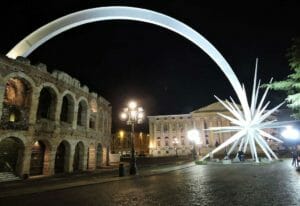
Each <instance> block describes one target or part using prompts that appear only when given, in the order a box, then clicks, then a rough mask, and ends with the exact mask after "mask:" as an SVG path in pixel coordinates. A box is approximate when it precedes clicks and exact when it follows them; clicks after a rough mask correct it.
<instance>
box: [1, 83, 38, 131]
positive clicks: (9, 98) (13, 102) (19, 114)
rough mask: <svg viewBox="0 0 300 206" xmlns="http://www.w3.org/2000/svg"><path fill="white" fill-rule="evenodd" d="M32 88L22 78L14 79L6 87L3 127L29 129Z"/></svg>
mask: <svg viewBox="0 0 300 206" xmlns="http://www.w3.org/2000/svg"><path fill="white" fill-rule="evenodd" d="M31 96H32V86H31V85H30V83H29V82H28V81H27V80H25V79H22V78H18V77H12V78H10V79H8V81H7V82H6V86H5V94H4V100H3V107H2V117H1V127H2V128H3V129H27V128H28V121H29V113H30V107H31Z"/></svg>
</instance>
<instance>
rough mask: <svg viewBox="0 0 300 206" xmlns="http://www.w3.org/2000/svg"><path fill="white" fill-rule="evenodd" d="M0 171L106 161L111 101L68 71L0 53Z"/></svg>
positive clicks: (20, 172)
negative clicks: (91, 89)
mask: <svg viewBox="0 0 300 206" xmlns="http://www.w3.org/2000/svg"><path fill="white" fill-rule="evenodd" d="M0 102H1V103H0V119H1V122H0V174H1V173H10V174H14V175H16V176H18V177H22V178H27V177H29V176H37V175H45V176H49V175H54V174H57V173H70V172H75V171H84V170H95V169H96V168H97V167H101V166H103V165H105V164H108V162H109V145H110V136H111V106H110V103H109V102H108V101H107V100H105V99H104V98H103V97H101V96H100V95H98V94H96V93H93V92H89V88H88V87H87V86H82V85H81V84H80V82H79V81H78V80H77V79H75V78H72V77H71V76H70V75H68V74H66V73H64V72H61V71H56V70H55V71H53V72H51V73H49V72H48V71H47V67H46V65H44V64H37V65H32V64H31V63H30V61H29V60H28V59H26V58H23V57H18V58H17V59H16V60H13V59H9V58H7V57H6V56H4V55H1V56H0Z"/></svg>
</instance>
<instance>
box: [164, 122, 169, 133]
mask: <svg viewBox="0 0 300 206" xmlns="http://www.w3.org/2000/svg"><path fill="white" fill-rule="evenodd" d="M168 130H169V127H168V124H164V132H167V131H168Z"/></svg>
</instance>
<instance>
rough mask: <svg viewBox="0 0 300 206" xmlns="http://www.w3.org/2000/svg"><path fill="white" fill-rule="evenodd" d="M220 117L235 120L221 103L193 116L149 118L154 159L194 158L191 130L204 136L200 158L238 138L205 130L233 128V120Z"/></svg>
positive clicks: (151, 152)
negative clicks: (190, 136) (159, 157)
mask: <svg viewBox="0 0 300 206" xmlns="http://www.w3.org/2000/svg"><path fill="white" fill-rule="evenodd" d="M217 113H222V114H225V115H228V116H231V113H229V112H228V110H227V109H225V108H224V106H223V105H222V104H221V103H219V102H215V103H212V104H210V105H208V106H205V107H202V108H200V109H198V110H195V111H193V112H191V113H189V114H178V115H158V116H148V119H149V134H150V144H149V150H150V151H149V152H150V155H152V156H172V155H189V154H191V152H192V149H193V143H192V142H191V141H190V140H189V139H188V137H187V132H188V131H189V130H191V129H197V130H198V131H199V132H200V145H198V146H196V151H197V153H198V154H200V155H204V154H207V153H208V152H210V151H211V150H212V149H214V148H215V147H216V146H218V145H220V144H221V143H223V142H224V141H226V140H227V139H228V138H229V137H231V136H232V135H233V134H234V133H230V132H229V133H213V132H212V131H206V130H205V129H207V128H209V127H219V126H229V125H230V121H229V120H227V119H224V118H223V117H220V116H219V115H217ZM274 132H275V131H274ZM274 132H273V134H274Z"/></svg>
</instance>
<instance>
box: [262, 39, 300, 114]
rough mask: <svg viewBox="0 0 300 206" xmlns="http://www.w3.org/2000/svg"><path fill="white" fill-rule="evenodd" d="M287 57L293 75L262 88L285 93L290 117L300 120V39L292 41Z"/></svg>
mask: <svg viewBox="0 0 300 206" xmlns="http://www.w3.org/2000/svg"><path fill="white" fill-rule="evenodd" d="M287 57H288V62H289V66H290V68H291V70H292V72H293V73H292V74H290V75H288V76H287V78H286V79H285V80H282V81H275V82H273V83H270V84H265V85H263V86H264V87H266V86H267V87H269V88H270V89H272V90H279V91H285V92H286V93H287V98H286V101H287V103H288V104H287V106H288V107H289V108H291V109H292V110H293V115H292V116H293V117H294V118H296V119H300V38H296V39H293V44H292V46H291V48H289V49H288V53H287Z"/></svg>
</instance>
